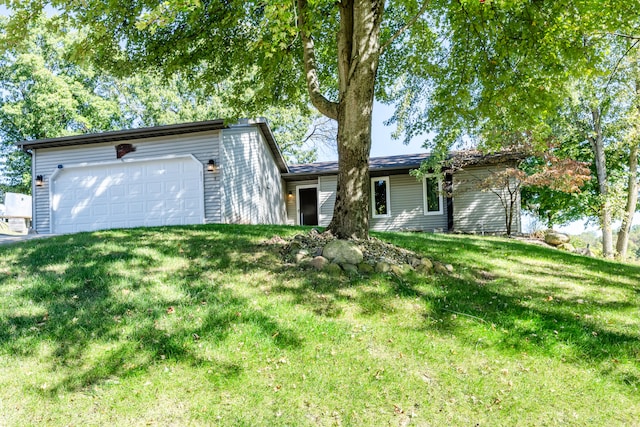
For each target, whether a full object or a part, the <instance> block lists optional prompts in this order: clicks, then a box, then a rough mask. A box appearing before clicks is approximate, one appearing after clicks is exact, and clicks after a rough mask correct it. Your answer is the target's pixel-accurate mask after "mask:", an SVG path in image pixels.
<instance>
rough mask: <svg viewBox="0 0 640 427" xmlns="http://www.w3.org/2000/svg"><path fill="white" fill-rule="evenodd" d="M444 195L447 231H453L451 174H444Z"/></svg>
mask: <svg viewBox="0 0 640 427" xmlns="http://www.w3.org/2000/svg"><path fill="white" fill-rule="evenodd" d="M444 189H445V190H444V195H445V197H446V199H445V200H446V201H447V202H446V203H447V231H448V232H451V231H453V174H451V173H445V175H444Z"/></svg>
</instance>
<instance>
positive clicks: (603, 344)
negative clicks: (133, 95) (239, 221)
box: [0, 225, 640, 426]
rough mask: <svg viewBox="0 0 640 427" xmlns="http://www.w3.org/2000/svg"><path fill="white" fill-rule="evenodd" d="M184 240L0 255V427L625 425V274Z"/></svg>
mask: <svg viewBox="0 0 640 427" xmlns="http://www.w3.org/2000/svg"><path fill="white" fill-rule="evenodd" d="M297 232H300V229H296V228H289V227H267V226H253V227H251V226H217V225H212V226H194V227H176V228H154V229H135V230H126V231H123V230H116V231H105V232H97V233H93V234H77V235H70V236H60V237H54V238H50V239H44V240H32V241H27V242H24V243H20V244H13V245H8V246H2V247H0V425H1V426H5V425H7V426H25V425H77V426H85V425H162V426H166V425H225V426H239V425H247V426H254V425H268V426H279V425H288V426H301V425H327V426H329V425H354V426H356V425H358V426H359V425H371V426H385V425H393V426H398V425H400V426H404V425H419V426H447V425H448V426H475V425H480V426H527V425H532V426H545V425H548V426H558V425H575V426H638V425H640V390H639V388H640V267H638V266H631V265H624V264H620V263H616V262H609V261H603V260H597V259H589V258H585V257H581V256H577V255H572V254H568V253H563V252H559V251H556V250H551V249H546V248H541V247H537V246H534V245H529V244H525V243H521V242H517V241H512V240H506V239H500V238H481V237H467V236H453V235H439V234H437V235H434V234H392V233H387V234H376V236H377V237H380V238H382V239H384V240H387V241H390V242H393V243H395V244H397V245H399V246H402V247H405V248H408V249H412V250H414V251H416V252H418V253H419V254H421V255H425V256H428V257H430V258H431V259H435V260H439V261H442V262H445V263H451V264H453V265H454V267H455V273H454V274H453V275H451V276H446V275H432V276H421V275H418V274H413V273H410V274H409V275H408V276H405V277H396V276H394V275H385V274H375V275H372V276H370V277H351V278H350V277H348V276H337V277H336V276H328V275H326V274H325V273H322V272H315V271H300V270H297V269H295V268H290V267H284V266H283V265H282V264H281V263H280V261H279V255H278V254H277V252H276V251H274V250H273V249H271V248H270V247H266V246H262V245H260V242H262V241H264V240H265V239H266V238H270V237H272V236H273V235H275V234H278V235H281V236H286V235H293V234H295V233H297Z"/></svg>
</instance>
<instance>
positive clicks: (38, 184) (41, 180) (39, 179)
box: [36, 175, 44, 187]
mask: <svg viewBox="0 0 640 427" xmlns="http://www.w3.org/2000/svg"><path fill="white" fill-rule="evenodd" d="M43 185H44V177H43V176H42V175H38V176H36V187H42V186H43Z"/></svg>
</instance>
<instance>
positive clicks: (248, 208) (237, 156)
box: [220, 126, 287, 224]
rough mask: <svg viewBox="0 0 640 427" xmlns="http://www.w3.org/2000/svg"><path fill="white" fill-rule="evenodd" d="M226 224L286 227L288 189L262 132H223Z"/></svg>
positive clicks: (240, 129)
mask: <svg viewBox="0 0 640 427" xmlns="http://www.w3.org/2000/svg"><path fill="white" fill-rule="evenodd" d="M222 133H223V137H222V141H223V142H222V146H221V158H222V160H221V164H220V169H221V170H222V171H221V174H222V182H223V186H222V187H221V199H222V222H225V223H236V224H285V223H286V222H287V211H286V206H285V196H284V185H283V183H282V180H281V177H280V171H279V169H278V167H277V165H276V163H275V160H274V158H273V154H272V153H271V150H270V149H269V147H268V145H267V144H266V141H265V140H264V137H263V135H262V133H261V132H260V130H259V128H257V127H245V126H238V127H231V128H229V129H225V130H223V131H222Z"/></svg>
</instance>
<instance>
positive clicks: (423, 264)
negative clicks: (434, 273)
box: [418, 258, 433, 270]
mask: <svg viewBox="0 0 640 427" xmlns="http://www.w3.org/2000/svg"><path fill="white" fill-rule="evenodd" d="M418 269H419V270H432V269H433V263H432V262H431V260H429V259H428V258H422V259H421V260H420V265H419V266H418Z"/></svg>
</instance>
